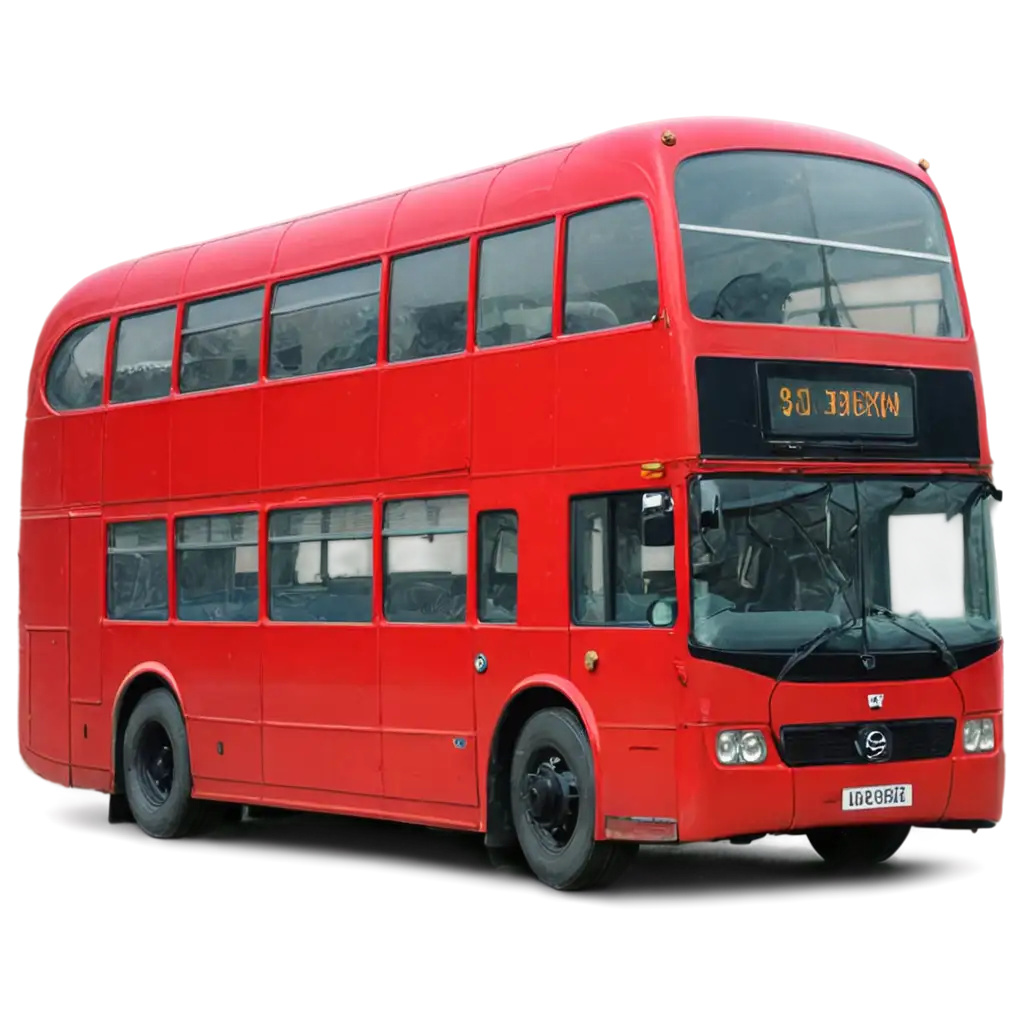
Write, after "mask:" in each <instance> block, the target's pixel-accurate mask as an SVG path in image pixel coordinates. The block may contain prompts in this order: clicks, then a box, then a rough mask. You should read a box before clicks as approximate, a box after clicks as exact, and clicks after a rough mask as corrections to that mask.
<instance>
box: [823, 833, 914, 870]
mask: <svg viewBox="0 0 1024 1024" xmlns="http://www.w3.org/2000/svg"><path fill="white" fill-rule="evenodd" d="M909 834H910V826H909V825H860V826H855V827H853V828H822V829H815V830H814V831H812V832H808V833H807V838H808V840H810V843H811V846H812V847H813V848H814V852H815V853H816V854H817V855H818V856H819V857H821V859H822V860H824V861H826V862H827V863H829V864H834V865H836V866H837V867H867V866H869V865H871V864H881V863H883V862H884V861H887V860H888V859H889V858H890V857H891V856H892V855H893V854H894V853H895V852H896V851H897V850H898V849H899V848H900V847H901V846H902V845H903V843H904V841H905V840H906V838H907V836H908V835H909Z"/></svg>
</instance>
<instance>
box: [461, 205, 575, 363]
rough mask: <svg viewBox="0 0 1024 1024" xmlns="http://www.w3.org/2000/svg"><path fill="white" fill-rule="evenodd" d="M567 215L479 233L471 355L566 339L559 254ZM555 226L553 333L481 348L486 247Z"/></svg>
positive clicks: (473, 273) (473, 283)
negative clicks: (489, 241) (511, 237)
mask: <svg viewBox="0 0 1024 1024" xmlns="http://www.w3.org/2000/svg"><path fill="white" fill-rule="evenodd" d="M567 216H568V215H567V214H564V213H552V214H548V215H547V216H544V217H540V218H537V219H533V220H529V221H526V222H521V223H515V224H508V225H506V226H504V227H501V228H497V229H495V230H491V231H486V232H483V231H482V232H479V233H478V234H477V235H476V237H475V246H474V250H475V251H474V252H473V254H472V256H473V262H472V263H471V264H470V277H471V282H470V286H471V295H472V308H471V309H470V310H469V312H470V313H471V314H472V324H471V325H470V334H471V335H472V343H471V349H470V350H471V351H473V352H504V351H506V350H508V349H521V348H524V347H526V346H527V345H543V344H545V343H547V342H551V341H555V340H556V339H558V338H560V337H562V316H561V313H560V312H559V307H560V305H561V302H562V300H561V299H560V293H561V286H562V280H563V279H562V277H561V275H560V273H559V253H560V252H561V251H562V250H563V249H564V241H563V239H564V234H565V232H564V227H560V224H561V225H564V223H565V220H566V217H567ZM547 225H550V226H551V233H552V239H551V243H552V244H551V330H550V333H548V334H547V335H546V336H544V337H542V338H533V339H532V340H529V341H516V342H511V343H510V344H508V345H481V344H480V308H481V302H480V282H481V280H482V271H483V263H484V243H485V242H487V241H488V240H490V239H493V238H504V237H506V236H508V235H516V234H520V233H522V232H524V231H530V230H533V229H535V228H541V227H545V226H547Z"/></svg>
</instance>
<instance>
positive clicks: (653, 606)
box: [647, 601, 677, 628]
mask: <svg viewBox="0 0 1024 1024" xmlns="http://www.w3.org/2000/svg"><path fill="white" fill-rule="evenodd" d="M676 607H677V606H676V602H675V601H652V602H651V603H650V604H649V605H648V606H647V621H648V622H649V623H650V624H651V625H652V626H659V627H661V628H664V627H666V626H674V625H675V624H676Z"/></svg>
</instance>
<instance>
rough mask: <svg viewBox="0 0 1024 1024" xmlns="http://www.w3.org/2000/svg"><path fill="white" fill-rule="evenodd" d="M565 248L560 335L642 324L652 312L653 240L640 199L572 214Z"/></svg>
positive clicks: (655, 292) (655, 297)
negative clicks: (562, 315) (563, 292)
mask: <svg viewBox="0 0 1024 1024" xmlns="http://www.w3.org/2000/svg"><path fill="white" fill-rule="evenodd" d="M565 249H566V255H565V309H564V324H565V326H564V328H563V330H564V333H565V334H582V333H584V332H586V331H601V330H608V329H609V328H612V327H622V326H625V325H627V324H641V323H648V322H650V320H651V319H652V318H653V317H654V316H655V314H656V313H657V312H658V269H657V261H656V259H655V256H654V237H653V235H652V234H651V218H650V214H649V213H648V212H647V205H646V204H645V203H644V202H643V201H642V200H639V199H630V200H628V201H627V202H624V203H615V204H614V205H612V206H602V207H600V208H599V209H596V210H587V211H586V212H584V213H577V214H574V215H573V216H572V217H570V218H569V219H568V221H567V226H566V240H565Z"/></svg>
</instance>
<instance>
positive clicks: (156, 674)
mask: <svg viewBox="0 0 1024 1024" xmlns="http://www.w3.org/2000/svg"><path fill="white" fill-rule="evenodd" d="M153 690H167V691H168V692H170V693H171V694H172V695H173V697H174V699H175V700H176V701H177V702H178V708H179V709H180V710H181V713H182V716H183V717H184V714H185V708H184V705H183V704H182V702H181V693H180V692H179V690H178V685H177V683H176V682H175V680H174V676H172V675H171V673H170V672H169V671H168V670H167V667H166V666H164V665H161V664H159V663H158V662H145V663H143V664H142V665H138V666H136V667H135V668H134V669H133V670H132V671H131V672H130V673H129V674H128V675H127V676H125V678H124V679H123V680H122V681H121V685H120V686H119V687H118V689H117V695H116V696H115V697H114V710H113V721H112V722H111V729H110V744H111V751H110V763H111V764H112V765H113V766H114V772H113V790H112V792H113V793H115V794H120V793H124V763H123V762H124V756H123V748H124V731H125V729H126V728H127V727H128V719H129V718H130V717H131V714H132V711H134V710H135V708H136V706H137V705H138V703H139V701H140V700H142V698H143V697H144V696H145V695H146V694H147V693H150V692H151V691H153Z"/></svg>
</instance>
